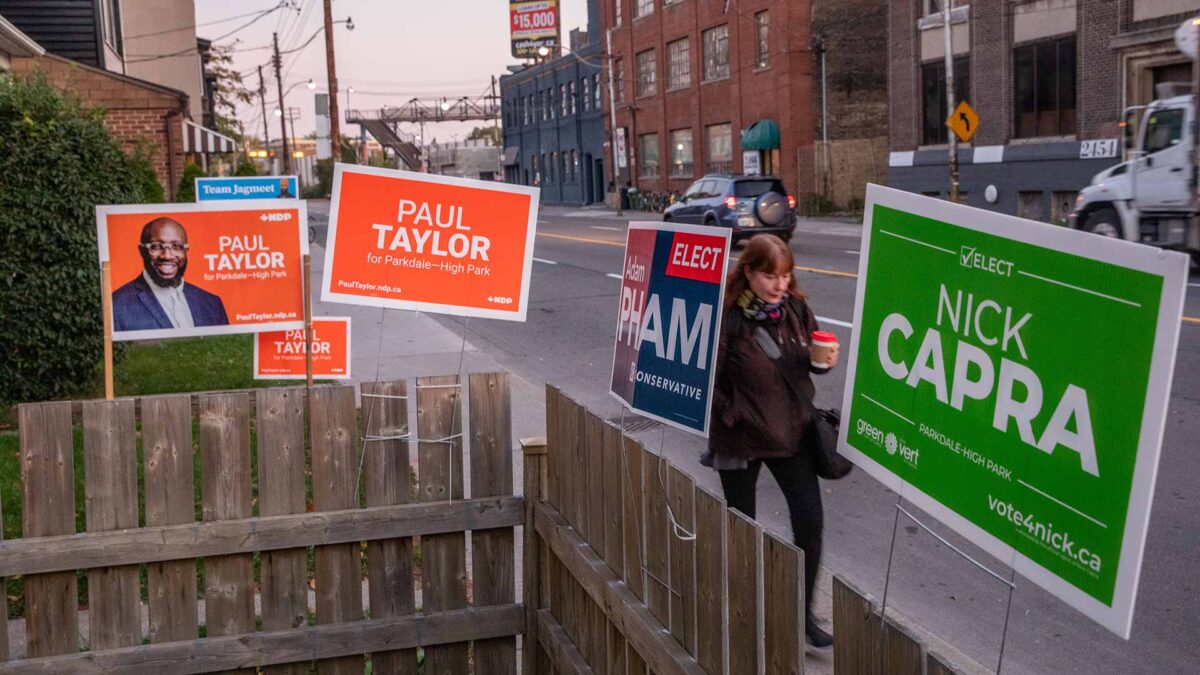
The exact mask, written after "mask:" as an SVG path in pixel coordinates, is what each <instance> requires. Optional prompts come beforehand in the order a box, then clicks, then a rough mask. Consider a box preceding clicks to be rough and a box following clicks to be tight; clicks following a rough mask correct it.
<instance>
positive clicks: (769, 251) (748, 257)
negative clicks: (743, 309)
mask: <svg viewBox="0 0 1200 675" xmlns="http://www.w3.org/2000/svg"><path fill="white" fill-rule="evenodd" d="M795 266H796V259H795V257H794V256H793V255H792V249H791V247H789V246H788V245H787V243H786V242H784V241H783V240H782V239H780V238H779V237H776V236H775V235H773V234H756V235H754V236H753V237H751V238H750V242H749V243H747V244H746V248H745V249H744V250H743V251H742V255H741V257H740V258H738V261H737V264H736V265H734V266H733V269H732V270H731V271H730V272H729V276H727V277H726V278H725V301H724V303H722V304H723V307H724V310H725V311H726V312H728V311H729V310H730V309H732V308H733V305H734V303H736V302H737V299H738V296H740V295H741V294H742V292H743V291H745V290H746V289H747V288H749V287H750V280H749V279H748V278H747V277H746V270H754V271H755V272H775V273H776V274H782V273H784V272H787V273H788V274H791V275H792V277H791V279H789V280H788V295H790V296H792V297H793V298H796V299H798V300H803V299H804V298H805V295H804V293H803V292H801V291H800V287H799V286H797V285H796V275H795V274H792V272H793V268H794V267H795Z"/></svg>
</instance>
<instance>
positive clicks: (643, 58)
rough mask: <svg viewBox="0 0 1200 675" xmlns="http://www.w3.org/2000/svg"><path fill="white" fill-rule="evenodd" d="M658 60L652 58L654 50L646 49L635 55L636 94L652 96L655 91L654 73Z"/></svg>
mask: <svg viewBox="0 0 1200 675" xmlns="http://www.w3.org/2000/svg"><path fill="white" fill-rule="evenodd" d="M657 70H658V62H657V61H656V59H655V58H654V50H653V49H647V50H646V51H644V52H639V53H638V55H637V95H638V96H639V97H641V96H653V95H654V92H655V91H656V88H657V87H656V85H657V81H656V77H655V76H656V74H657V72H656V71H657Z"/></svg>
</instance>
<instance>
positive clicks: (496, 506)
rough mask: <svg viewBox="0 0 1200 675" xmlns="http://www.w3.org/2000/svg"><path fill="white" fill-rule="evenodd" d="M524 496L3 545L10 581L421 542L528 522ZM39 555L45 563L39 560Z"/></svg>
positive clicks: (1, 562)
mask: <svg viewBox="0 0 1200 675" xmlns="http://www.w3.org/2000/svg"><path fill="white" fill-rule="evenodd" d="M521 509H522V504H521V499H520V498H519V497H484V498H481V499H467V500H462V501H456V502H453V503H441V504H401V505H398V506H377V507H372V508H366V509H347V510H343V511H327V512H322V513H299V514H295V515H290V516H270V517H266V518H243V519H238V520H229V521H213V522H208V523H196V524H193V525H170V526H166V527H153V528H140V529H138V530H133V531H129V532H120V531H112V532H99V533H96V534H94V535H67V536H62V537H47V538H44V539H37V540H33V539H29V540H26V539H13V540H10V541H7V542H4V543H3V544H0V551H2V552H3V554H4V555H3V556H0V570H3V571H2V572H0V574H2V575H3V576H15V575H18V574H37V573H42V572H51V571H60V570H65V569H76V568H87V567H106V566H112V565H125V564H132V563H135V562H138V561H139V560H142V561H146V562H160V561H163V560H177V559H179V558H197V557H204V556H213V555H229V554H233V553H251V552H254V551H273V550H279V549H287V548H296V547H298V546H326V545H331V544H343V543H347V542H359V541H370V540H374V539H391V538H395V537H414V536H424V535H434V534H445V533H448V532H461V531H462V530H467V529H471V528H473V527H479V528H481V529H489V528H496V527H512V526H514V525H520V524H521V522H522V515H521ZM39 550H40V551H41V553H40V559H39ZM193 567H194V566H193Z"/></svg>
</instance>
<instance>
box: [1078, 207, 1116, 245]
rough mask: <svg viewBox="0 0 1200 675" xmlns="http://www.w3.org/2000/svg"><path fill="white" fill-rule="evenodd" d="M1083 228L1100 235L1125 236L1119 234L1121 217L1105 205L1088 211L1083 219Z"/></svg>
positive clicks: (1114, 237)
mask: <svg viewBox="0 0 1200 675" xmlns="http://www.w3.org/2000/svg"><path fill="white" fill-rule="evenodd" d="M1083 229H1085V230H1087V231H1088V232H1091V233H1092V234H1098V235H1100V236H1102V237H1109V238H1112V239H1124V238H1125V237H1123V236H1121V217H1120V216H1118V215H1117V212H1116V211H1114V210H1113V209H1111V208H1107V207H1105V208H1102V209H1097V210H1095V211H1092V212H1091V213H1089V214H1088V216H1087V220H1086V221H1084V224H1083Z"/></svg>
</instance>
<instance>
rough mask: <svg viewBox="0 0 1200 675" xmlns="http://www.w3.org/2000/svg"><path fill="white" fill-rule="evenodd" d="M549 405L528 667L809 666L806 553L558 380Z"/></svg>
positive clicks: (529, 514)
mask: <svg viewBox="0 0 1200 675" xmlns="http://www.w3.org/2000/svg"><path fill="white" fill-rule="evenodd" d="M546 408H547V415H546V432H547V438H546V446H545V448H544V450H542V449H538V448H527V449H526V456H525V494H526V498H527V501H526V523H527V526H526V528H525V531H526V536H525V542H524V546H525V549H524V550H525V576H524V580H525V586H524V600H525V613H526V627H525V630H526V633H525V645H526V646H527V647H526V649H525V650H524V666H525V670H524V672H526V673H550V672H559V673H593V672H595V673H622V674H623V673H645V672H647V669H648V670H649V671H650V672H653V673H658V674H660V675H667V674H669V673H756V672H766V673H802V672H803V671H804V637H803V635H804V582H803V579H804V573H803V570H804V560H803V553H802V552H801V551H800V550H799V549H797V548H796V547H794V546H793V545H792V544H791V543H789V542H788V541H785V540H783V539H781V538H779V537H777V536H776V535H774V534H772V533H769V532H764V531H763V530H762V528H761V527H759V526H758V525H757V524H756V523H755V522H753V521H751V520H749V519H747V518H746V517H744V516H742V515H741V514H740V513H738V512H736V511H731V510H728V509H726V508H725V503H724V501H723V500H722V499H721V498H720V497H718V496H716V495H714V494H712V493H711V492H709V491H708V490H706V489H704V488H701V487H697V486H696V485H695V483H694V482H693V481H692V479H691V478H690V477H689V476H688V475H687V474H686V473H684V472H683V471H681V470H679V469H678V468H677V467H674V466H671V464H670V462H668V461H667V460H666V459H665V458H663V457H661V456H659V455H656V454H653V453H651V452H649V451H647V450H646V448H644V447H643V446H642V445H641V444H639V443H638V442H637V441H635V440H634V439H632V438H630V437H629V436H626V435H624V434H622V432H621V430H620V429H618V428H617V427H615V426H613V425H612V424H610V423H607V422H605V421H604V420H603V419H601V418H599V417H597V416H596V415H594V414H592V413H591V412H588V411H586V410H584V408H583V407H581V406H580V405H579V404H577V403H576V402H574V401H572V400H571V399H569V398H567V397H566V396H564V395H563V394H562V393H561V392H560V391H558V390H557V389H554V388H553V387H548V388H547V392H546ZM534 645H536V646H537V648H531V647H532V646H534Z"/></svg>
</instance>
